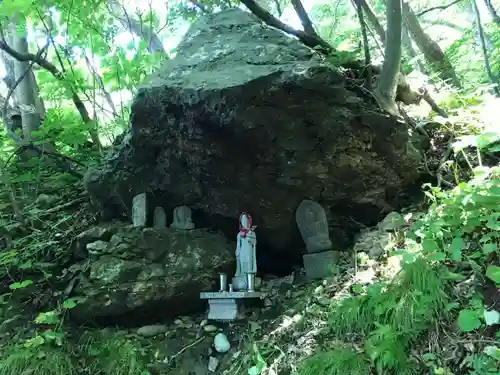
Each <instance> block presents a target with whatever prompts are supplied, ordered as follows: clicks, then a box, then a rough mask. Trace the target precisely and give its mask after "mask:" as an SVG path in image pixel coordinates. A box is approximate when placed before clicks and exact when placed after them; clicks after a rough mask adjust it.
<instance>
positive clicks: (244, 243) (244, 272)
mask: <svg viewBox="0 0 500 375" xmlns="http://www.w3.org/2000/svg"><path fill="white" fill-rule="evenodd" d="M239 227H240V231H239V232H238V235H237V236H236V274H235V275H234V277H233V287H234V288H235V289H236V290H247V288H248V274H250V275H252V276H250V277H253V278H255V274H256V273H257V253H256V247H257V236H256V234H255V228H256V226H252V217H251V216H250V215H249V214H247V213H246V212H243V213H242V214H241V215H240V218H239Z"/></svg>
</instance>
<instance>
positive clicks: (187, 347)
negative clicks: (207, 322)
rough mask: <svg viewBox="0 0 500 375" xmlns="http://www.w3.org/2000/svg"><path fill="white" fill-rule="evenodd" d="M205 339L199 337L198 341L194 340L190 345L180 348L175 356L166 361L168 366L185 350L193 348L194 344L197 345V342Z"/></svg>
mask: <svg viewBox="0 0 500 375" xmlns="http://www.w3.org/2000/svg"><path fill="white" fill-rule="evenodd" d="M204 338H205V337H200V338H199V339H196V340H195V341H193V342H192V343H191V344H189V345H187V346H185V347H184V348H182V349H181V350H179V351H178V352H177V354H174V355H173V356H172V357H170V358H169V359H168V364H170V363H172V361H173V360H174V359H175V358H177V357H178V356H180V355H181V354H182V353H184V352H185V351H186V350H188V349H189V348H192V347H193V346H195V345H196V344H198V343H199V342H201V341H203V339H204Z"/></svg>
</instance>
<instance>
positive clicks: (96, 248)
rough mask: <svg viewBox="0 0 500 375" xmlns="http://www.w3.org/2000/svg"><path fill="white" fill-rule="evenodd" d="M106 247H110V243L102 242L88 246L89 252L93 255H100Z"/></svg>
mask: <svg viewBox="0 0 500 375" xmlns="http://www.w3.org/2000/svg"><path fill="white" fill-rule="evenodd" d="M106 247H108V243H107V242H106V241H101V240H99V241H95V242H91V243H88V244H87V246H86V248H87V251H88V252H89V253H91V254H100V253H101V252H102V251H103V250H105V249H106Z"/></svg>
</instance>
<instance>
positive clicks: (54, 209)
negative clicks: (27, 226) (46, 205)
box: [39, 196, 87, 217]
mask: <svg viewBox="0 0 500 375" xmlns="http://www.w3.org/2000/svg"><path fill="white" fill-rule="evenodd" d="M86 199H87V197H86V196H84V197H78V198H76V199H73V200H72V201H71V202H66V203H64V204H60V205H59V206H56V207H52V208H50V209H48V210H45V211H43V212H41V213H40V214H39V216H40V217H42V216H45V215H48V214H52V213H54V212H57V211H62V210H64V209H66V208H69V207H72V206H76V205H77V204H80V203H82V202H84V201H85V200H86Z"/></svg>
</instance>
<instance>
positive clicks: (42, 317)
mask: <svg viewBox="0 0 500 375" xmlns="http://www.w3.org/2000/svg"><path fill="white" fill-rule="evenodd" d="M59 321H60V318H59V314H58V313H57V312H56V311H55V310H52V311H47V312H42V313H40V314H38V316H37V317H36V318H35V323H38V324H57V323H59Z"/></svg>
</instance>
